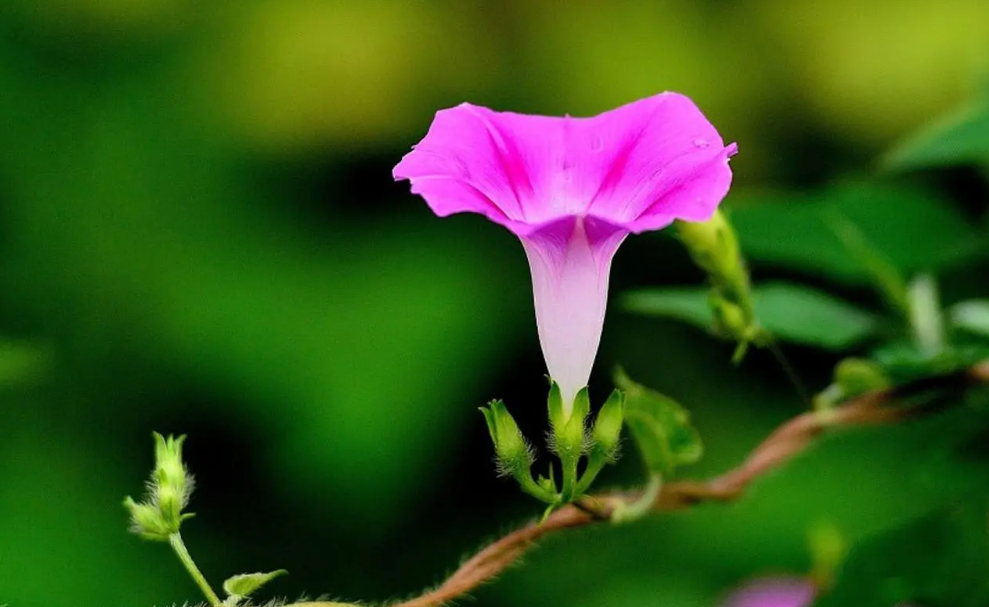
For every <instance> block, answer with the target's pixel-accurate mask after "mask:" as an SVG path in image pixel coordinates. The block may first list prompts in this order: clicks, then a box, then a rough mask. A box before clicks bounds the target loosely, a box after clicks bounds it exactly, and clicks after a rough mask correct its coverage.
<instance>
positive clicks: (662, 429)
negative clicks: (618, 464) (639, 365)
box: [615, 370, 704, 478]
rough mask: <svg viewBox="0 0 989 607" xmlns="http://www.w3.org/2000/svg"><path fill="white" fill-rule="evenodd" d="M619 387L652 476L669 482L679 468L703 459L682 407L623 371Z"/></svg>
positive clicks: (631, 428) (619, 374)
mask: <svg viewBox="0 0 989 607" xmlns="http://www.w3.org/2000/svg"><path fill="white" fill-rule="evenodd" d="M615 384H616V385H617V386H618V388H619V389H621V390H623V391H624V392H625V425H626V426H628V428H629V431H630V432H631V433H632V439H633V440H634V441H635V444H636V446H637V447H638V449H639V453H640V454H641V455H642V459H643V462H644V463H645V465H646V468H647V469H648V470H649V471H650V472H652V473H658V474H661V475H663V477H664V478H669V477H670V476H672V474H673V471H674V470H675V469H676V468H677V466H681V465H684V464H692V463H694V462H696V461H698V460H699V459H700V458H701V456H702V455H703V454H704V446H703V444H702V443H701V438H700V435H699V434H698V433H697V430H695V429H694V427H693V426H691V425H690V413H689V412H688V411H687V410H686V409H685V408H684V407H683V406H682V405H680V404H679V403H677V402H676V401H674V400H673V399H671V398H669V397H668V396H665V395H663V394H660V393H659V392H656V391H654V390H650V389H649V388H646V387H645V386H643V385H641V384H638V383H636V382H634V381H632V380H631V379H630V378H629V377H628V375H626V374H625V373H624V371H621V370H619V371H618V372H617V373H616V375H615Z"/></svg>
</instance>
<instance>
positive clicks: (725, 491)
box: [288, 360, 989, 607]
mask: <svg viewBox="0 0 989 607" xmlns="http://www.w3.org/2000/svg"><path fill="white" fill-rule="evenodd" d="M985 383H989V360H984V361H982V362H979V363H977V364H975V365H973V366H972V367H969V368H968V369H965V370H964V371H959V372H956V373H950V374H945V375H937V376H933V377H928V378H924V379H921V380H917V381H914V382H910V383H908V384H905V385H902V386H897V387H895V388H891V389H888V390H881V391H877V392H871V393H868V394H865V395H862V396H858V397H856V398H853V399H851V400H848V401H846V402H845V403H844V404H842V405H840V406H837V407H835V408H833V409H828V410H824V411H808V412H806V413H802V414H800V415H798V416H796V417H794V418H792V419H790V420H789V421H786V422H784V423H783V424H782V425H780V426H779V427H777V428H776V429H775V430H774V431H773V432H771V433H770V434H769V436H767V437H766V438H765V439H764V440H763V441H762V442H761V443H760V444H759V445H758V446H756V447H755V449H753V450H752V451H751V452H750V453H749V455H748V457H746V458H745V460H744V461H743V462H742V463H741V464H739V465H738V466H737V467H735V468H733V469H731V470H729V471H728V472H726V473H725V474H722V475H721V476H718V477H716V478H714V479H711V480H709V481H704V482H699V481H680V482H672V483H667V484H666V485H664V486H663V488H662V491H660V492H659V495H658V497H657V498H656V499H655V501H653V503H652V506H651V508H650V510H651V511H652V512H654V513H659V512H669V511H673V510H680V509H683V508H687V507H690V506H693V505H695V504H698V503H700V502H711V501H713V502H728V501H732V500H735V499H738V498H739V497H740V496H742V495H743V494H744V492H745V490H746V488H747V487H748V486H749V484H751V483H752V482H754V481H756V480H757V479H759V478H760V477H761V476H762V475H764V474H766V473H767V472H769V471H771V470H773V469H775V468H777V467H779V466H780V465H782V464H784V463H786V462H788V461H789V460H790V459H792V458H793V457H794V456H795V455H797V454H799V453H801V452H802V451H804V450H805V449H806V448H807V447H808V446H809V445H810V444H811V443H813V442H814V440H815V439H816V438H817V437H818V436H820V435H821V434H822V433H824V432H825V431H826V430H830V429H834V428H850V427H855V426H865V425H877V424H888V423H894V422H897V421H900V420H903V419H907V418H912V417H919V416H923V415H928V414H931V413H934V412H936V411H940V410H943V409H944V408H945V406H946V404H945V401H944V400H943V399H941V400H935V401H934V402H928V403H927V404H922V405H915V406H908V405H904V404H902V402H901V401H903V400H906V399H909V398H911V397H915V396H918V395H923V394H927V393H930V392H931V391H934V390H938V391H944V390H948V391H960V390H963V389H965V388H967V387H969V386H972V385H977V384H985ZM897 403H900V404H897ZM642 495H643V492H642V491H641V490H640V491H638V492H616V493H607V494H601V495H594V496H589V497H585V498H583V499H582V500H580V503H579V504H570V505H567V506H564V507H562V508H560V509H559V510H557V511H555V512H554V513H553V514H551V515H550V516H549V517H548V518H546V520H545V521H543V522H542V523H530V524H528V525H526V526H524V527H522V528H520V529H517V530H515V531H513V532H511V533H509V534H508V535H506V536H504V537H502V538H501V539H499V540H497V541H495V542H494V543H492V544H489V545H488V546H486V547H485V548H483V549H482V550H481V551H480V552H478V553H477V554H475V555H474V556H473V557H471V558H470V559H468V560H467V561H465V562H464V563H463V564H462V565H461V566H460V567H459V568H458V569H457V570H456V571H455V572H454V573H453V574H452V575H451V576H450V577H449V578H447V579H446V581H444V582H443V583H442V584H440V585H439V586H437V587H436V588H434V589H432V590H429V591H427V592H425V593H424V594H422V595H420V596H418V597H416V598H413V599H411V600H408V601H405V602H402V603H398V604H396V605H394V607H440V606H441V605H445V604H447V603H449V602H450V601H453V600H454V599H457V598H460V597H462V596H463V595H465V594H467V593H469V592H471V591H473V590H474V589H476V588H477V587H479V586H481V585H482V584H484V583H486V582H488V581H490V580H491V579H493V578H494V577H495V576H497V575H498V574H500V573H502V572H503V571H505V570H506V569H507V568H509V567H511V566H512V565H513V564H514V563H515V562H516V561H517V560H518V559H519V557H521V556H522V555H523V554H525V553H526V552H527V551H528V550H530V549H531V548H533V547H534V546H535V543H536V542H537V541H538V540H540V539H542V538H543V537H544V536H547V535H549V534H552V533H555V532H557V531H562V530H564V529H570V528H573V527H583V526H585V525H591V524H594V523H600V522H606V521H609V520H611V514H612V513H613V512H614V511H615V509H616V508H621V507H622V506H623V505H625V504H628V503H631V502H634V501H635V500H636V499H637V498H641V497H642ZM302 605H305V606H306V607H329V606H330V605H334V603H304V604H302V603H300V604H296V605H292V606H288V607H302Z"/></svg>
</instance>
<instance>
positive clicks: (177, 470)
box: [124, 432, 193, 540]
mask: <svg viewBox="0 0 989 607" xmlns="http://www.w3.org/2000/svg"><path fill="white" fill-rule="evenodd" d="M154 440H155V467H154V470H152V472H151V480H150V481H149V482H148V495H147V497H146V498H145V500H144V501H143V502H141V503H137V502H135V501H134V500H133V499H131V498H130V497H128V498H127V499H126V500H124V507H125V508H127V510H128V511H129V512H130V514H131V531H133V532H135V533H137V534H138V535H140V536H141V537H143V538H146V539H154V540H167V539H168V536H169V535H171V534H175V533H178V532H179V527H181V525H182V521H184V520H185V519H187V518H190V517H192V514H183V513H182V510H183V509H184V508H185V507H186V506H187V505H188V503H189V497H190V495H191V494H192V489H193V479H192V475H190V474H189V472H188V470H186V467H185V464H184V463H183V462H182V442H183V441H184V440H185V437H184V436H180V437H178V438H175V437H173V436H169V437H168V438H165V437H163V436H162V435H161V434H158V433H157V432H155V433H154Z"/></svg>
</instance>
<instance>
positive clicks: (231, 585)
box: [223, 569, 288, 607]
mask: <svg viewBox="0 0 989 607" xmlns="http://www.w3.org/2000/svg"><path fill="white" fill-rule="evenodd" d="M287 573H288V571H286V570H284V569H278V570H277V571H270V572H268V573H241V574H239V575H235V576H232V577H229V578H227V580H226V581H225V582H223V591H224V592H226V593H227V598H226V599H225V600H224V601H223V604H224V605H226V606H228V607H232V606H234V605H238V604H239V603H240V602H241V601H242V600H244V599H246V598H248V597H250V596H251V594H253V593H254V592H255V591H257V589H258V588H260V587H261V586H264V585H265V584H267V583H268V582H270V581H271V580H273V579H275V578H276V577H278V576H281V575H285V574H287Z"/></svg>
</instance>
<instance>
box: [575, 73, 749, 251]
mask: <svg viewBox="0 0 989 607" xmlns="http://www.w3.org/2000/svg"><path fill="white" fill-rule="evenodd" d="M569 139H570V141H569V143H568V154H569V155H571V157H572V162H571V164H572V165H573V166H574V174H575V175H580V179H581V183H580V184H577V185H575V190H578V191H575V192H574V195H577V196H580V197H582V198H585V199H587V201H588V202H587V207H586V212H587V213H588V214H590V215H594V216H597V217H600V218H602V219H607V220H609V221H610V222H612V223H615V224H621V225H624V226H626V227H627V228H628V229H629V230H630V231H633V232H642V231H645V230H655V229H659V228H662V227H665V226H666V225H669V224H670V223H671V222H672V221H673V220H674V219H685V220H688V221H703V220H706V219H708V218H710V216H711V214H712V213H713V212H714V210H715V209H716V208H717V206H718V203H720V202H721V200H722V199H723V198H724V197H725V195H726V194H727V193H728V188H729V186H730V185H731V169H730V168H729V167H728V157H729V156H731V155H732V154H734V153H735V149H736V146H735V145H734V144H732V145H730V146H728V147H725V145H724V142H723V141H722V139H721V136H720V135H719V134H718V132H717V130H715V128H714V126H712V125H711V123H710V122H708V120H707V118H705V117H704V115H703V114H702V113H701V111H700V110H699V109H698V108H697V106H696V105H694V103H693V102H692V101H691V100H690V99H688V98H687V97H685V96H683V95H680V94H677V93H662V94H659V95H655V96H653V97H649V98H646V99H642V100H640V101H636V102H633V103H630V104H628V105H624V106H622V107H619V108H616V109H614V110H611V111H610V112H605V113H603V114H600V115H599V116H595V117H594V118H587V119H582V120H576V121H574V128H573V133H572V134H571V136H570V138H569Z"/></svg>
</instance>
